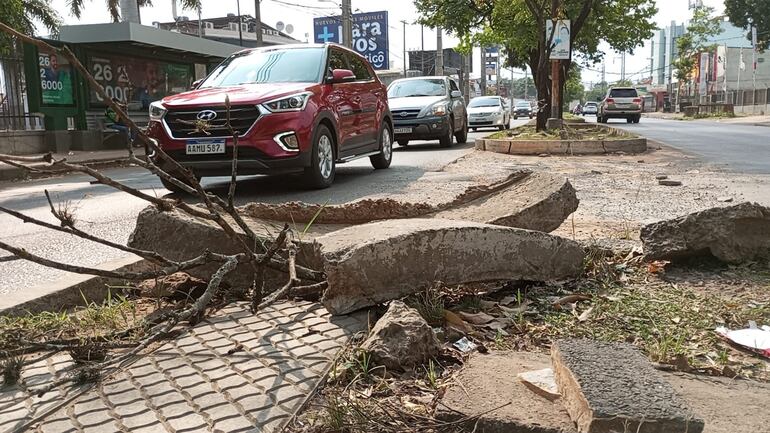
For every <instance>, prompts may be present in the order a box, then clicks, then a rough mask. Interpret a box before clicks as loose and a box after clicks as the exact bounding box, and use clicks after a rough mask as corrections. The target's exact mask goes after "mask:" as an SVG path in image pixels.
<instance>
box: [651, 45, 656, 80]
mask: <svg viewBox="0 0 770 433" xmlns="http://www.w3.org/2000/svg"><path fill="white" fill-rule="evenodd" d="M653 69H655V40H654V39H653V40H652V50H651V51H650V85H651V86H652V81H653V79H654V75H653V74H654V71H653Z"/></svg>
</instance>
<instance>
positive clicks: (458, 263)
mask: <svg viewBox="0 0 770 433" xmlns="http://www.w3.org/2000/svg"><path fill="white" fill-rule="evenodd" d="M317 242H318V245H317V247H316V254H317V256H318V259H319V260H320V261H321V262H322V263H323V268H324V271H325V272H326V274H327V277H328V282H329V288H328V289H326V292H325V293H324V296H323V299H322V303H323V304H324V306H325V307H326V308H327V309H328V310H329V311H330V312H331V313H332V314H346V313H349V312H351V311H355V310H357V309H360V308H364V307H368V306H372V305H377V304H379V303H382V302H385V301H388V300H391V299H397V298H400V297H402V296H405V295H408V294H411V293H415V292H416V291H418V290H421V289H423V288H425V287H426V286H428V285H430V284H432V283H433V282H435V281H442V282H444V283H446V284H461V283H468V282H477V281H495V280H531V281H550V280H559V279H565V278H574V277H576V276H578V275H579V274H580V272H581V269H582V266H583V257H584V252H583V249H582V248H581V247H580V245H579V244H578V243H576V242H573V241H571V240H568V239H564V238H560V237H558V236H553V235H549V234H546V233H541V232H535V231H529V230H522V229H514V228H508V227H500V226H494V225H489V224H481V223H473V222H466V221H450V220H442V219H404V220H386V221H380V222H374V223H369V224H364V225H360V226H354V227H348V228H345V229H342V230H339V231H336V232H333V233H329V234H327V235H324V236H321V237H319V238H318V239H317Z"/></svg>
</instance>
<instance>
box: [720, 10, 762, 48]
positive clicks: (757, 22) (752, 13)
mask: <svg viewBox="0 0 770 433" xmlns="http://www.w3.org/2000/svg"><path fill="white" fill-rule="evenodd" d="M725 13H726V14H727V17H728V18H730V22H732V23H733V24H735V25H736V26H738V27H743V28H744V29H748V28H749V19H751V20H752V21H753V25H754V26H755V27H756V28H757V46H759V47H760V48H761V49H762V50H765V49H768V48H770V1H767V0H725ZM749 37H751V36H749Z"/></svg>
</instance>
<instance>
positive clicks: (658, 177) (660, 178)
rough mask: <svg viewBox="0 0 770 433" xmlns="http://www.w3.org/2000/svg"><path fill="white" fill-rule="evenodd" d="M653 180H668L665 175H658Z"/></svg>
mask: <svg viewBox="0 0 770 433" xmlns="http://www.w3.org/2000/svg"><path fill="white" fill-rule="evenodd" d="M655 179H656V180H666V179H668V176H666V175H665V174H659V175H657V176H655Z"/></svg>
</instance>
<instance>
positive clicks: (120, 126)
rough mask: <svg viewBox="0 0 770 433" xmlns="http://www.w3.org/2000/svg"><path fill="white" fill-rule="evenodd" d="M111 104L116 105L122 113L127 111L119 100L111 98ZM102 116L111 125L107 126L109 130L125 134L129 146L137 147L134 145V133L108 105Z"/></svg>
mask: <svg viewBox="0 0 770 433" xmlns="http://www.w3.org/2000/svg"><path fill="white" fill-rule="evenodd" d="M112 102H114V103H115V104H117V105H118V107H120V109H121V110H123V112H124V113H125V112H126V110H128V107H127V106H126V104H124V103H123V102H121V101H120V99H118V98H112ZM104 116H105V117H106V118H107V119H108V120H109V121H111V122H112V124H111V125H109V126H108V127H109V128H110V129H114V130H116V131H118V132H121V133H123V134H125V136H126V138H127V139H128V143H129V144H130V145H131V146H134V147H137V145H136V144H135V143H134V140H135V139H136V131H132V130H131V128H130V127H129V126H128V125H127V124H126V123H125V122H124V121H123V118H122V117H121V116H120V115H119V114H118V113H116V112H115V110H113V109H112V107H110V106H109V105H108V106H107V109H105V110H104Z"/></svg>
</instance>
